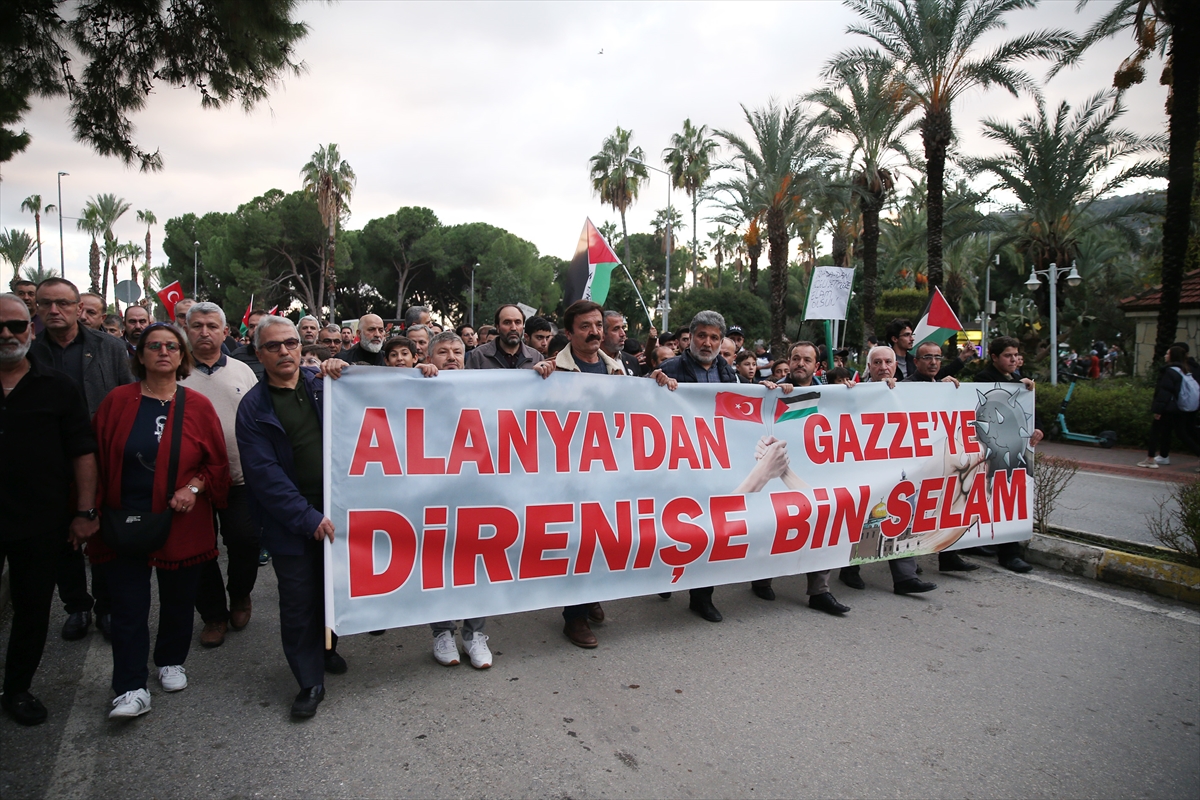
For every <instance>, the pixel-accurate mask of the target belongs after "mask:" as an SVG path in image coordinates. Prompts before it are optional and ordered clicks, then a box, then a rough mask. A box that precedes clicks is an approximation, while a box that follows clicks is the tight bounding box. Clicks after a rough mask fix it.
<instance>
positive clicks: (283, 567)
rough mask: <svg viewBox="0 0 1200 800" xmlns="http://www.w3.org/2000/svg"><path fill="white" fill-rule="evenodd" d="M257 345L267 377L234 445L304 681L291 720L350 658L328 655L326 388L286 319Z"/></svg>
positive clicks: (286, 635) (263, 324)
mask: <svg viewBox="0 0 1200 800" xmlns="http://www.w3.org/2000/svg"><path fill="white" fill-rule="evenodd" d="M254 347H255V351H256V352H257V354H258V358H259V360H260V361H261V362H262V365H263V369H264V371H265V373H266V375H265V377H266V380H263V381H260V382H259V383H258V385H257V386H255V387H254V388H253V389H251V390H250V391H249V392H248V393H247V394H246V397H245V399H243V400H242V403H241V405H240V406H238V415H237V440H238V450H239V452H240V454H241V458H242V469H243V470H244V472H245V478H246V488H247V489H249V490H250V492H249V494H250V513H251V516H252V517H253V518H254V521H255V523H256V524H258V525H260V526H261V528H262V543H263V546H265V547H266V548H267V549H268V550H269V551H270V552H271V556H272V562H271V563H272V564H274V566H275V576H276V578H278V581H279V632H280V636H281V638H282V639H283V653H284V655H285V656H287V661H288V666H290V667H291V669H292V674H293V675H295V676H296V681H297V682H298V683H299V684H300V693H299V694H298V695H296V699H295V701H294V702H293V703H292V716H293V717H298V718H305V717H311V716H313V715H314V714H316V712H317V705H318V704H319V703H320V702H321V701H322V700H324V699H325V673H326V672H331V673H334V674H341V673H343V672H345V671H346V661H345V659H343V658H342V657H341V656H340V655H338V653H337V649H336V648H337V636H334V637H333V648H332V649H330V650H326V649H325V636H324V633H325V574H324V572H325V559H324V550H323V545H322V540H323V539H329V541H331V542H332V541H333V522H331V521H330V519H329V517H327V516H326V515H325V513H324V511H323V508H322V504H323V502H324V478H323V472H322V454H323V449H322V439H321V437H322V430H323V429H322V422H321V402H322V383H321V381H320V380H319V379H318V377H317V375H316V373H315V372H313V371H312V370H308V369H301V367H300V334H299V333H298V332H297V330H296V326H295V325H293V324H292V323H291V322H290V321H289V320H287V319H284V318H283V317H264V318H263V319H262V321H260V322H259V325H258V328H257V329H256V330H255V332H254Z"/></svg>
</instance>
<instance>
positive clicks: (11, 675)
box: [0, 535, 58, 694]
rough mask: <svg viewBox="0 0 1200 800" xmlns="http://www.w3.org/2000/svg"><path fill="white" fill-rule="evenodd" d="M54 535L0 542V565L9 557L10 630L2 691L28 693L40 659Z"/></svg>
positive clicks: (51, 579) (51, 592) (50, 591)
mask: <svg viewBox="0 0 1200 800" xmlns="http://www.w3.org/2000/svg"><path fill="white" fill-rule="evenodd" d="M56 538H57V537H56V536H46V535H35V536H28V537H25V538H23V539H18V540H17V541H15V542H0V565H2V564H3V563H4V560H5V559H8V573H9V591H10V594H11V599H12V610H13V618H12V630H11V631H9V634H8V655H7V656H5V659H4V693H5V694H17V693H19V692H28V691H29V687H30V686H31V685H32V684H33V674H34V673H35V672H37V668H38V664H40V663H41V661H42V650H43V649H45V647H46V632H47V631H49V630H50V604H51V603H52V602H53V601H54V566H55V564H54V558H55V555H56V554H57V553H58V547H57V544H58V542H57V541H56Z"/></svg>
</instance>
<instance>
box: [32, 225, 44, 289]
mask: <svg viewBox="0 0 1200 800" xmlns="http://www.w3.org/2000/svg"><path fill="white" fill-rule="evenodd" d="M33 228H34V231H36V232H37V251H38V274H39V275H40V274H42V215H41V214H40V213H37V212H35V213H34V215H33Z"/></svg>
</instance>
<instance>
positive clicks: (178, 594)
mask: <svg viewBox="0 0 1200 800" xmlns="http://www.w3.org/2000/svg"><path fill="white" fill-rule="evenodd" d="M100 566H101V569H102V571H103V572H104V575H105V577H106V578H107V579H108V587H109V591H110V592H111V595H112V650H113V677H112V689H113V691H114V692H115V693H117V694H118V695H121V694H125V692H131V691H134V690H135V689H145V688H146V678H147V677H148V675H149V670H148V669H147V668H146V658H147V657H148V656H149V655H150V572H151V570H152V569H154V568H152V567H150V566H149V565H148V564H147V563H146V562H145V561H144V560H134V559H131V558H117V559H116V560H114V561H109V562H107V563H105V564H101V565H100ZM201 566H202V565H200V564H196V565H194V566H191V567H183V568H182V569H161V568H159V569H157V570H154V571H155V572H157V573H158V635H157V636H156V637H155V640H154V666H156V667H170V666H175V665H178V664H183V662H184V661H186V660H187V656H188V650H190V649H191V646H192V622H193V620H194V619H195V614H194V613H193V611H192V607H193V606H194V605H195V603H196V587H197V586H199V585H200V567H201Z"/></svg>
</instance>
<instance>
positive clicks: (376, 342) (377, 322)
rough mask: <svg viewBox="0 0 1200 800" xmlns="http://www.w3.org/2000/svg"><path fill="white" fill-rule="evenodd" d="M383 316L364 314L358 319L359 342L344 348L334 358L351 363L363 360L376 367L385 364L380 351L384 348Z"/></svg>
mask: <svg viewBox="0 0 1200 800" xmlns="http://www.w3.org/2000/svg"><path fill="white" fill-rule="evenodd" d="M383 335H384V334H383V317H381V316H379V315H378V314H363V315H362V317H361V318H359V320H358V344H356V345H354V346H353V347H351V348H350V349H349V350H343V351H342V352H340V353H338V354H337V355H336V356H334V358H340V359H341V360H342V361H346V362H349V363H351V364H357V363H358V362H360V361H362V362H365V363H367V364H370V365H371V366H374V367H382V366H385V365H384V363H383V358H382V357H381V356H380V355H379V351H380V350H382V349H383Z"/></svg>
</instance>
